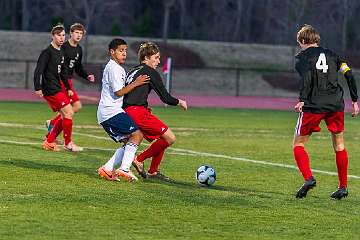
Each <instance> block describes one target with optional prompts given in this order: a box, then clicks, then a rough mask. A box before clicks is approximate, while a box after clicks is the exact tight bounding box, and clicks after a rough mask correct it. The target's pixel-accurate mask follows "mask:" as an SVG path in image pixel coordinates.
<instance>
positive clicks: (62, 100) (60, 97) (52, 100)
mask: <svg viewBox="0 0 360 240" xmlns="http://www.w3.org/2000/svg"><path fill="white" fill-rule="evenodd" d="M44 98H45V100H46V101H47V102H48V104H49V106H50V107H51V109H52V110H53V111H54V112H58V111H60V109H62V108H63V107H65V106H66V105H68V104H70V100H69V98H68V97H67V96H66V95H65V94H64V93H63V92H58V93H56V94H55V95H52V96H44Z"/></svg>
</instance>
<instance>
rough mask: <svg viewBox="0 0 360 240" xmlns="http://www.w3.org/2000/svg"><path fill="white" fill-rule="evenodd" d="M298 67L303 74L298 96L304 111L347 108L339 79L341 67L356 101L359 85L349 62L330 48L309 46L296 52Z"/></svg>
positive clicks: (322, 111) (329, 110)
mask: <svg viewBox="0 0 360 240" xmlns="http://www.w3.org/2000/svg"><path fill="white" fill-rule="evenodd" d="M295 58H296V65H295V68H296V70H297V72H298V73H299V74H300V77H301V80H300V96H299V100H300V101H301V102H304V107H303V111H304V112H312V113H325V112H340V111H344V99H343V95H344V91H343V89H342V87H341V85H340V84H339V81H338V71H339V70H340V69H341V68H343V69H342V73H343V74H344V75H345V78H346V80H347V81H346V82H347V84H348V86H349V89H350V95H351V99H352V100H353V101H354V102H356V101H357V98H358V97H357V89H356V83H355V80H354V78H353V77H352V74H351V70H350V68H348V67H347V65H346V62H345V61H344V60H343V59H341V58H340V57H339V56H337V55H336V54H335V53H334V52H332V51H331V50H329V49H325V48H322V47H310V48H307V49H305V50H303V51H301V52H300V53H299V54H297V55H296V57H295Z"/></svg>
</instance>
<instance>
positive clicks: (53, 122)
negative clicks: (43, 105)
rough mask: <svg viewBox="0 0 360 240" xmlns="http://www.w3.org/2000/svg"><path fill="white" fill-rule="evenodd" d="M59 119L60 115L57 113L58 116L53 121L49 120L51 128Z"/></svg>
mask: <svg viewBox="0 0 360 240" xmlns="http://www.w3.org/2000/svg"><path fill="white" fill-rule="evenodd" d="M59 119H61V114H60V113H58V115H56V117H54V118H53V119H51V120H50V124H51V125H53V126H55V123H56V122H57V121H58V120H59Z"/></svg>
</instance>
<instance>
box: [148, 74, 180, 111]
mask: <svg viewBox="0 0 360 240" xmlns="http://www.w3.org/2000/svg"><path fill="white" fill-rule="evenodd" d="M150 85H151V87H152V88H153V89H154V91H155V92H156V94H157V95H158V96H159V97H160V99H161V101H162V102H163V103H166V104H168V105H172V106H176V105H179V106H180V107H181V108H183V109H184V110H186V109H187V103H186V101H184V100H181V99H177V98H174V97H173V96H171V95H170V93H168V91H167V90H166V88H165V86H164V84H163V82H162V79H161V76H160V74H159V73H158V72H157V71H155V70H154V71H153V72H151V80H150Z"/></svg>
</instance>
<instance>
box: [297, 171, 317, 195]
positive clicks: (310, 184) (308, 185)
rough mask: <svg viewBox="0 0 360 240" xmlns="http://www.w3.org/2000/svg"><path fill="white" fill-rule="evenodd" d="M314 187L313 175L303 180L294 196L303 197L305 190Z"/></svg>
mask: <svg viewBox="0 0 360 240" xmlns="http://www.w3.org/2000/svg"><path fill="white" fill-rule="evenodd" d="M314 187H316V180H315V178H314V177H313V176H311V177H310V178H309V179H308V180H306V181H305V182H304V184H303V185H302V186H301V188H300V189H299V190H298V191H297V193H296V198H304V197H306V194H307V192H308V191H309V190H310V189H312V188H314Z"/></svg>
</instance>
